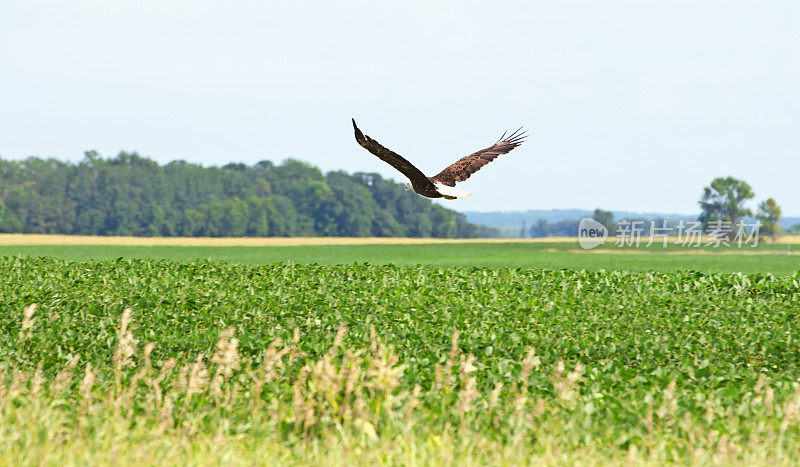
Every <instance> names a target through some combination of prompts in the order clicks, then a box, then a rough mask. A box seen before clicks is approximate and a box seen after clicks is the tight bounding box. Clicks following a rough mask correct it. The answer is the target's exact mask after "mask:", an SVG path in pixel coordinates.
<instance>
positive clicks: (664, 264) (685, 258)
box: [0, 241, 800, 275]
mask: <svg viewBox="0 0 800 467" xmlns="http://www.w3.org/2000/svg"><path fill="white" fill-rule="evenodd" d="M605 248H606V249H607V250H609V252H608V253H593V252H586V251H584V250H582V249H580V247H578V245H577V244H576V242H574V241H562V242H559V243H554V242H551V243H533V242H516V243H461V244H420V245H309V246H286V247H274V246H273V247H252V246H218V247H213V246H114V245H61V246H59V245H42V246H0V256H17V255H21V256H52V257H56V258H64V259H70V260H81V261H83V260H101V259H114V258H143V259H169V260H174V261H190V260H197V259H211V260H224V261H229V262H233V263H243V264H271V263H276V262H281V261H292V262H295V263H302V264H312V263H316V264H323V265H331V264H352V263H371V264H396V265H417V264H426V265H435V266H484V267H512V268H532V267H536V268H554V269H570V270H580V269H587V270H599V269H606V270H628V271H649V270H655V271H674V270H698V271H703V272H743V273H772V274H776V275H787V274H791V273H793V272H795V271H798V270H800V255H796V254H795V255H786V253H785V249H786V246H785V245H760V246H759V248H757V249H751V248H743V249H741V250H739V249H738V248H729V249H711V248H706V249H689V250H687V249H681V248H678V247H675V246H674V245H671V246H670V247H668V248H666V249H662V248H661V247H655V248H650V249H644V248H639V249H635V248H633V249H629V250H621V249H618V248H616V247H614V246H613V244H612V245H610V246H607V247H605ZM678 253H691V254H678ZM696 253H705V254H696ZM739 253H742V254H739ZM747 253H749V254H747ZM752 253H757V254H752Z"/></svg>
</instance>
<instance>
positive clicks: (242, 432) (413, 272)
mask: <svg viewBox="0 0 800 467" xmlns="http://www.w3.org/2000/svg"><path fill="white" fill-rule="evenodd" d="M442 246H447V247H448V248H449V247H451V245H440V247H442ZM452 246H453V247H455V246H458V245H452ZM495 246H497V245H495ZM51 247H52V246H51ZM323 247H325V246H319V248H323ZM383 247H384V248H387V247H386V246H383ZM399 247H400V246H392V247H391V248H399ZM414 247H419V246H416V245H415V246H414ZM8 248H11V247H8ZM14 248H15V249H16V250H17V251H18V252H19V248H21V247H18V246H17V247H14ZM30 248H44V247H42V246H36V247H30ZM52 248H55V247H52ZM73 248H74V247H73ZM109 248H118V247H109ZM130 248H133V247H130ZM141 248H145V247H141ZM152 248H154V247H152ZM173 248H177V247H173ZM285 248H289V247H285ZM326 248H332V247H326ZM360 248H364V247H363V246H361V247H360ZM543 248H555V249H556V250H558V248H560V247H559V246H553V245H549V246H544V247H543ZM41 251H43V250H39V252H40V253H41ZM96 251H97V250H96ZM484 251H486V250H484ZM763 251H764V253H759V254H757V255H756V254H754V255H750V256H735V255H722V254H718V255H715V256H712V255H711V254H706V255H694V256H689V255H666V254H664V255H663V256H665V257H675V258H681V259H684V260H685V259H686V258H698V259H708V258H709V257H714V258H716V257H719V258H732V259H735V260H737V261H741V260H742V259H743V258H751V257H752V258H756V259H760V258H770V259H774V258H777V257H778V256H777V254H774V255H773V254H770V250H769V248H768V247H767V248H765V250H763ZM776 251H777V250H776ZM157 253H158V252H156V253H154V254H157ZM395 253H397V251H395ZM4 254H5V253H4ZM31 254H33V253H31ZM115 254H116V253H115ZM517 254H518V253H517V252H512V253H509V254H508V257H509V258H511V257H512V256H514V255H517ZM542 254H550V255H562V256H563V255H568V254H572V255H574V256H576V257H579V258H595V257H603V256H608V257H609V258H611V257H613V258H616V257H620V256H625V255H620V254H608V255H602V254H596V255H593V254H579V253H570V252H561V253H559V252H555V253H554V252H548V251H545V250H544V249H543V250H542ZM317 255H318V257H319V256H320V255H322V253H319V252H317ZM120 256H126V255H120ZM127 256H131V257H128V258H115V259H103V260H97V259H92V260H87V259H85V258H79V259H81V261H71V260H65V259H55V258H52V257H41V258H40V257H35V255H33V256H31V257H16V256H13V257H12V256H7V257H3V258H1V259H0V270H2V271H3V272H2V281H3V288H2V300H1V301H0V307H2V309H1V310H0V311H1V313H0V328H2V332H0V339H1V341H0V348H2V350H3V352H2V357H0V360H2V364H0V368H2V371H3V375H2V379H3V382H4V384H3V385H2V387H0V398H1V400H0V418H2V420H3V424H2V428H0V447H1V448H0V453H2V454H0V459H1V460H0V462H2V463H5V464H10V463H14V464H17V463H37V464H38V463H42V462H45V463H61V462H67V463H69V462H80V461H81V460H83V461H85V462H89V461H95V462H96V461H101V462H120V461H122V462H125V463H130V462H136V461H142V462H147V460H148V459H153V458H155V459H159V460H160V461H161V462H169V461H173V462H195V463H217V462H234V463H252V462H259V463H264V462H270V461H272V462H284V463H287V462H291V463H300V462H314V463H326V464H327V463H334V464H351V463H361V464H371V463H374V462H381V463H399V462H409V461H412V460H413V461H416V462H419V463H425V462H435V463H448V462H449V463H453V462H456V463H463V462H472V463H475V462H489V463H508V462H514V463H517V462H519V463H537V462H550V463H559V462H567V463H572V462H581V463H606V462H616V463H619V462H623V461H625V460H626V459H628V460H633V461H641V462H648V463H662V462H665V461H681V462H687V461H694V462H700V463H708V462H723V463H742V464H752V463H767V462H769V463H779V464H780V463H789V462H791V461H792V460H793V459H797V458H798V456H800V442H799V441H798V440H800V380H799V379H798V378H800V350H799V349H800V347H798V346H797V340H798V338H800V320H798V313H800V309H799V308H798V306H797V303H798V300H800V274H799V273H797V272H790V271H789V269H790V265H791V264H792V263H787V265H786V268H785V270H782V271H776V272H775V275H773V274H768V273H767V274H765V273H753V274H742V273H741V272H721V273H712V272H700V271H686V270H677V268H676V269H675V270H670V268H666V269H665V270H664V271H661V272H658V271H631V270H609V269H606V270H601V269H599V268H597V269H590V268H587V269H585V270H581V269H578V268H574V269H573V270H569V269H566V270H561V269H554V268H542V267H535V268H531V267H526V268H524V269H523V268H508V267H478V266H474V265H458V266H452V265H451V267H442V266H438V265H433V264H429V265H413V266H410V265H399V264H352V263H350V264H339V265H337V264H329V265H321V264H298V263H295V262H282V263H273V264H246V263H235V262H225V261H217V260H207V259H200V260H197V259H192V258H191V257H183V258H173V259H170V260H164V259H152V258H149V259H137V258H134V257H133V256H136V255H127ZM628 256H630V257H636V258H638V257H644V258H648V257H650V256H655V254H653V255H650V254H633V253H631V254H629V255H628ZM174 259H177V260H174ZM787 259H789V260H793V259H794V260H796V257H793V256H788V257H787ZM581 260H582V261H583V259H581ZM312 262H313V261H309V263H312ZM317 262H319V261H317ZM737 264H740V263H737ZM762 264H765V265H766V264H767V263H766V262H765V263H762ZM794 264H796V263H794ZM728 266H729V267H731V268H733V269H732V271H736V269H735V268H736V266H735V264H734V263H730V264H729V265H728ZM651 269H653V268H651ZM795 270H796V266H795ZM778 273H780V274H778ZM34 303H35V304H36V306H35V307H33V306H31V305H32V304H34ZM126 310H127V311H126ZM12 427H15V428H12ZM56 448H58V449H56ZM152 456H157V457H152ZM150 462H152V461H150Z"/></svg>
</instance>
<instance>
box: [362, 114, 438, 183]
mask: <svg viewBox="0 0 800 467" xmlns="http://www.w3.org/2000/svg"><path fill="white" fill-rule="evenodd" d="M353 129H354V130H355V132H356V141H358V144H360V145H361V146H362V147H363V148H364V149H366V150H367V151H369V152H371V153H372V154H375V155H376V156H378V158H379V159H380V160H382V161H384V162H386V163H388V164H389V165H391V166H392V167H394V168H395V169H397V170H399V171H400V172H402V174H403V175H405V176H406V177H408V179H409V180H411V182H412V183H413V184H414V185H417V186H419V184H426V183H428V184H430V183H431V181H430V180H428V177H426V176H425V174H424V173H422V172H421V171H420V170H419V169H418V168H416V167H414V164H412V163H411V162H408V161H407V160H405V158H403V156H401V155H399V154H397V153H395V152H393V151H390V150H389V149H386V148H385V147H383V146H381V145H380V143H378V142H377V141H375V140H374V139H372V138H370V137H369V136H366V135H365V134H364V133H362V132H361V130H359V129H358V127H357V126H356V120H355V119H353Z"/></svg>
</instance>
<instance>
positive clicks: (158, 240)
mask: <svg viewBox="0 0 800 467" xmlns="http://www.w3.org/2000/svg"><path fill="white" fill-rule="evenodd" d="M615 240H616V239H615V238H614V237H611V238H609V239H608V240H607V242H606V247H613V246H614V242H615ZM647 241H648V238H647V237H646V236H644V237H642V239H641V245H640V246H644V245H646V244H647ZM675 241H676V238H675V237H671V238H670V239H669V243H670V245H672V244H674V242H675ZM454 243H456V244H461V243H490V244H493V243H533V244H542V243H546V244H551V243H563V244H565V245H568V244H571V246H572V247H575V248H577V246H578V239H577V237H544V238H411V237H121V236H101V235H92V236H90V235H42V234H3V233H0V246H21V245H112V246H308V245H424V244H454ZM656 243H657V242H656ZM769 243H770V240H769V239H767V238H764V239H763V240H762V242H761V245H762V246H763V245H767V244H769ZM775 243H776V244H775V245H773V246H776V247H777V246H780V248H781V249H783V250H785V249H786V245H787V244H788V245H797V244H800V235H787V236H781V237H779V238H778V240H777V241H776V242H775ZM671 247H672V246H671Z"/></svg>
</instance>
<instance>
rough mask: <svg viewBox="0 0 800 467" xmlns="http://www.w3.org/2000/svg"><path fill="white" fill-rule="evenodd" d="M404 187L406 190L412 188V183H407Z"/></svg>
mask: <svg viewBox="0 0 800 467" xmlns="http://www.w3.org/2000/svg"><path fill="white" fill-rule="evenodd" d="M403 188H405V189H406V190H410V189H411V183H406V184H405V186H404V187H403Z"/></svg>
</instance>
